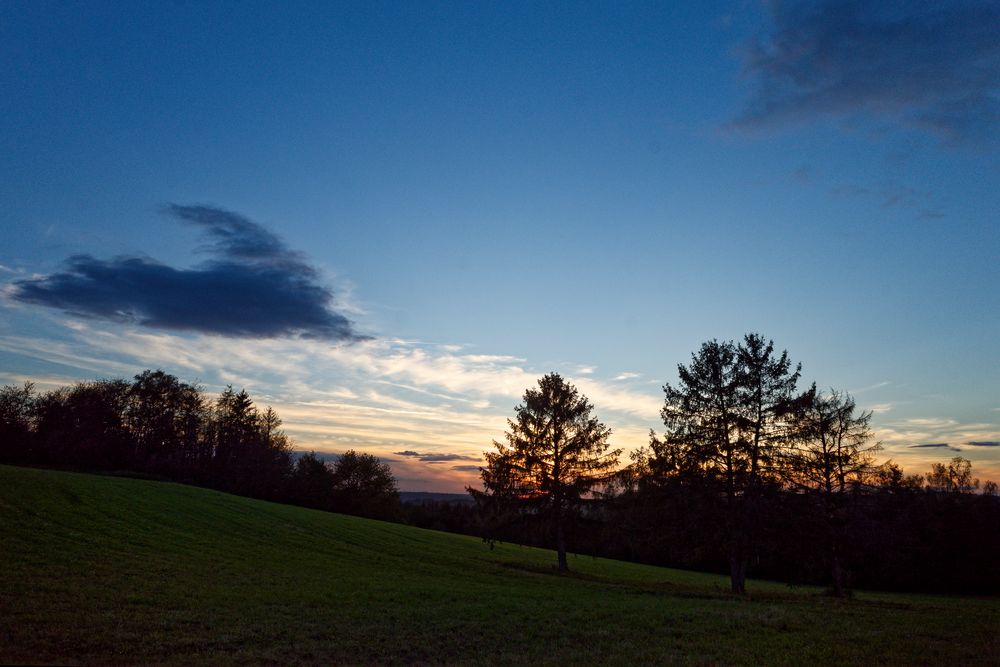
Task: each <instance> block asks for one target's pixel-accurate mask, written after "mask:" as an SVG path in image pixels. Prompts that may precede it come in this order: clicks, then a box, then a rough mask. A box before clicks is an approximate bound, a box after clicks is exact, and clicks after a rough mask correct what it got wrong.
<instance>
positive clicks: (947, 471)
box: [927, 456, 979, 493]
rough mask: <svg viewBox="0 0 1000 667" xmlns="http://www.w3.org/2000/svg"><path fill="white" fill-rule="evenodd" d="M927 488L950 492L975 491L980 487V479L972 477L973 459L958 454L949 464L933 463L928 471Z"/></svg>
mask: <svg viewBox="0 0 1000 667" xmlns="http://www.w3.org/2000/svg"><path fill="white" fill-rule="evenodd" d="M927 488H928V489H931V490H932V491H946V492H948V493H973V492H974V491H975V490H976V489H978V488H979V480H978V479H973V477H972V461H970V460H969V459H967V458H964V457H961V456H956V457H955V458H953V459H952V460H951V461H949V462H948V464H947V465H945V464H944V463H933V464H931V471H930V472H929V473H927Z"/></svg>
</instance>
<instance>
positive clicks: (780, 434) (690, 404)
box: [654, 333, 801, 594]
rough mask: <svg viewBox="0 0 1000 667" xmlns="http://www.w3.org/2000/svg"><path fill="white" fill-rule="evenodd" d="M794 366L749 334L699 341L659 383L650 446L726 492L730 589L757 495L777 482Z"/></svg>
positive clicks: (741, 574)
mask: <svg viewBox="0 0 1000 667" xmlns="http://www.w3.org/2000/svg"><path fill="white" fill-rule="evenodd" d="M800 370H801V365H797V366H796V367H795V369H794V370H792V363H791V361H790V360H789V358H788V353H787V352H782V353H781V354H780V355H775V352H774V342H773V341H770V340H765V339H764V338H763V337H762V336H761V335H760V334H756V333H751V334H747V335H746V336H744V338H743V341H742V342H741V343H740V344H739V345H737V344H735V343H734V342H732V341H728V342H721V343H720V342H719V341H716V340H712V341H708V342H706V343H703V344H702V346H701V348H700V349H699V351H698V352H697V353H694V354H692V355H691V364H690V365H689V366H684V365H683V364H679V365H678V366H677V374H678V378H679V383H678V384H677V386H671V385H670V384H666V385H664V387H663V391H664V394H665V400H664V406H663V410H662V411H661V413H660V414H661V416H662V417H663V423H664V425H665V426H666V435H665V440H664V442H663V443H654V445H659V451H660V452H663V454H662V455H666V454H667V453H669V456H670V458H671V465H672V466H673V467H676V468H678V469H679V470H680V471H681V472H682V473H683V474H685V475H686V476H687V477H688V478H691V479H696V480H699V481H700V482H701V483H702V484H704V485H708V486H710V487H715V488H718V489H719V490H720V492H721V493H722V494H724V497H725V499H726V507H727V512H726V513H727V521H726V525H725V530H726V533H727V537H728V542H729V566H730V584H731V587H732V590H733V592H734V593H740V594H742V593H745V592H746V569H747V564H748V561H749V556H750V551H751V548H752V543H753V538H754V532H755V524H756V523H757V519H758V516H757V513H758V508H759V506H760V500H761V495H762V493H763V492H764V491H765V490H766V489H768V488H771V487H773V486H775V485H776V484H777V482H778V475H777V472H778V470H777V467H778V465H780V462H781V453H782V451H783V450H784V448H785V447H786V446H787V444H788V442H789V441H790V438H791V434H792V430H791V428H790V426H789V423H788V422H789V417H790V415H791V414H792V412H793V409H794V407H795V404H796V401H797V400H800V397H798V396H796V395H795V386H796V383H797V382H798V379H799V374H800ZM656 450H657V447H656V446H654V452H655V451H656Z"/></svg>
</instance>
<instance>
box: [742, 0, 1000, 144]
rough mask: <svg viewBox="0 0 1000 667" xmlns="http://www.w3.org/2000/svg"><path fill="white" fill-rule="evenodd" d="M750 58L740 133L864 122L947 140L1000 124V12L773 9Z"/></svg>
mask: <svg viewBox="0 0 1000 667" xmlns="http://www.w3.org/2000/svg"><path fill="white" fill-rule="evenodd" d="M770 7H771V13H772V16H771V18H772V20H773V27H772V29H771V30H770V31H769V33H768V34H766V35H763V36H761V37H760V38H759V39H758V41H757V43H756V44H754V45H753V46H752V47H750V48H749V49H748V50H747V53H746V60H745V68H746V72H747V74H748V75H750V76H751V77H753V80H754V82H755V88H754V92H753V94H752V97H751V99H750V102H749V104H748V105H747V107H746V109H745V110H744V112H743V113H742V114H741V115H740V116H739V117H738V118H737V119H736V120H735V121H734V122H733V124H732V125H733V126H734V127H737V128H758V127H765V126H776V125H780V124H786V123H789V122H801V121H808V120H812V119H815V118H817V117H849V116H855V115H866V116H869V117H874V118H878V119H882V120H885V121H889V122H892V123H896V124H904V125H908V126H912V127H920V128H924V129H926V130H929V131H931V132H933V133H935V134H937V135H938V136H941V137H943V138H944V139H946V140H947V141H953V142H957V141H969V140H977V139H991V138H993V137H995V136H996V129H997V126H998V124H1000V96H998V91H1000V40H998V39H997V25H1000V5H998V4H997V3H995V2H992V1H989V0H986V1H980V2H976V1H972V2H958V3H913V2H908V1H907V0H898V1H895V2H893V1H890V2H865V1H863V0H838V1H830V0H820V1H815V2H808V1H807V2H775V3H770Z"/></svg>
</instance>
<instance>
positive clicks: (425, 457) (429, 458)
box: [393, 449, 479, 470]
mask: <svg viewBox="0 0 1000 667" xmlns="http://www.w3.org/2000/svg"><path fill="white" fill-rule="evenodd" d="M393 454H395V455H396V456H409V457H413V458H415V459H418V460H420V461H423V462H424V463H447V462H448V461H478V460H479V458H478V457H475V456H463V455H462V454H434V453H430V452H415V451H413V450H410V449H407V450H406V451H403V452H393ZM474 467H475V468H476V470H478V469H479V468H478V467H476V466H474Z"/></svg>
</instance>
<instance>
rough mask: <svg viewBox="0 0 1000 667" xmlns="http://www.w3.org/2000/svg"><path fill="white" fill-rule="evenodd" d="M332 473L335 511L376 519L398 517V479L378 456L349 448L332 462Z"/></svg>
mask: <svg viewBox="0 0 1000 667" xmlns="http://www.w3.org/2000/svg"><path fill="white" fill-rule="evenodd" d="M332 472H333V475H332V481H333V509H334V511H336V512H345V513H347V514H357V515H360V516H367V517H370V518H373V519H394V518H396V515H397V514H398V512H399V491H398V490H397V488H396V478H395V477H393V475H392V470H391V469H390V468H389V466H388V465H386V464H385V463H382V462H381V461H380V460H379V459H378V457H377V456H375V455H374V454H366V453H364V452H355V451H354V450H353V449H351V450H348V451H347V452H344V453H343V454H342V455H341V456H340V458H339V459H337V462H336V463H334V464H333V469H332Z"/></svg>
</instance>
